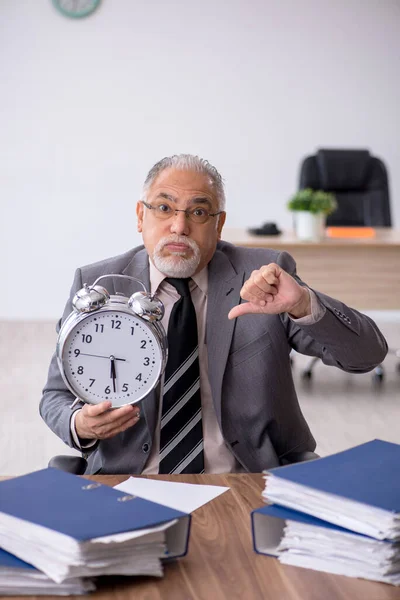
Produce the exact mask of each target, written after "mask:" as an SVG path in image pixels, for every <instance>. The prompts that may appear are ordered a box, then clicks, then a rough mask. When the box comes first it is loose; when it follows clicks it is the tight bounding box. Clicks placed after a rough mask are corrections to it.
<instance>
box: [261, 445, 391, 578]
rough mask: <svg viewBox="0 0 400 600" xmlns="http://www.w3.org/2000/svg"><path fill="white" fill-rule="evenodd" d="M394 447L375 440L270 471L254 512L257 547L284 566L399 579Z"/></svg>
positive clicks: (266, 475)
mask: <svg viewBox="0 0 400 600" xmlns="http://www.w3.org/2000/svg"><path fill="white" fill-rule="evenodd" d="M399 465H400V446H399V445H397V444H391V443H389V442H383V441H381V440H374V441H372V442H368V443H366V444H362V445H360V446H357V447H355V448H351V449H350V450H346V451H344V452H340V453H338V454H334V455H332V456H328V457H325V458H321V459H317V460H315V461H310V462H304V463H297V464H294V465H288V466H286V467H280V468H277V469H271V471H269V472H267V473H266V474H265V479H266V485H265V490H264V492H263V498H264V500H265V501H267V502H270V503H273V504H272V506H267V507H264V508H261V509H258V510H256V511H254V512H253V514H252V525H253V541H254V548H255V550H256V551H257V552H261V553H265V554H272V555H276V556H278V558H279V560H280V561H281V562H283V563H286V564H292V565H297V566H301V567H308V568H312V569H316V570H321V571H328V572H331V573H339V574H342V575H349V576H353V577H362V578H366V579H373V580H376V581H384V582H386V583H392V584H394V585H400V478H399V477H398V476H396V473H398V472H399Z"/></svg>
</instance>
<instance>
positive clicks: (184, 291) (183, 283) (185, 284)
mask: <svg viewBox="0 0 400 600" xmlns="http://www.w3.org/2000/svg"><path fill="white" fill-rule="evenodd" d="M165 281H167V282H168V283H169V284H171V285H172V286H173V287H174V288H175V289H176V291H177V292H178V294H179V295H180V296H190V290H189V281H190V277H187V278H185V279H178V278H177V277H167V278H166V279H165Z"/></svg>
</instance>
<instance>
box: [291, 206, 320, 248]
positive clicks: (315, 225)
mask: <svg viewBox="0 0 400 600" xmlns="http://www.w3.org/2000/svg"><path fill="white" fill-rule="evenodd" d="M293 214H294V228H295V232H296V236H297V237H298V238H299V240H305V241H306V240H308V241H314V242H315V241H318V240H320V239H322V238H323V237H324V235H325V220H326V218H325V215H324V214H314V213H311V212H308V211H307V210H296V211H294V213H293Z"/></svg>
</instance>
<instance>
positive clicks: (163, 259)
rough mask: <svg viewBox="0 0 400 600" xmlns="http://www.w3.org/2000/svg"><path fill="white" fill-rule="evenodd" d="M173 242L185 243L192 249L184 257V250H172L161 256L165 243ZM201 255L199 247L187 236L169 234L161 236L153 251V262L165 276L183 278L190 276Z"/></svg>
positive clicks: (194, 270)
mask: <svg viewBox="0 0 400 600" xmlns="http://www.w3.org/2000/svg"><path fill="white" fill-rule="evenodd" d="M171 242H175V243H178V244H186V246H189V247H190V248H191V250H192V255H191V256H190V257H189V258H185V256H184V254H185V253H184V252H172V253H171V254H170V255H169V256H163V255H162V250H163V248H164V246H165V245H166V244H170V243H171ZM200 260H201V255H200V248H199V247H198V245H197V244H196V242H194V241H193V240H191V239H190V238H188V237H185V236H181V235H170V236H168V237H165V238H162V239H161V240H160V241H159V242H158V244H157V245H156V247H155V248H154V252H153V262H154V265H155V266H156V267H157V269H158V270H159V271H160V272H161V273H163V274H164V275H166V276H167V277H178V278H182V279H183V278H185V277H191V276H192V275H193V274H194V273H195V272H196V269H197V267H198V266H199V264H200Z"/></svg>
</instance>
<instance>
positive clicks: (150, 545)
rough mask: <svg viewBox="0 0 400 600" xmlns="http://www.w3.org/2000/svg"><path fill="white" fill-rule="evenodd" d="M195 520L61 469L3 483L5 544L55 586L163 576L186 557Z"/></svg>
mask: <svg viewBox="0 0 400 600" xmlns="http://www.w3.org/2000/svg"><path fill="white" fill-rule="evenodd" d="M189 525H190V515H187V514H185V513H182V512H180V511H177V510H173V509H171V508H168V507H165V506H162V505H160V504H156V503H154V502H149V501H147V500H143V499H142V498H137V497H135V496H131V495H128V494H124V493H121V492H119V491H117V490H114V489H112V488H110V487H108V486H104V485H101V484H99V483H94V482H91V481H88V480H85V479H82V478H81V477H78V476H76V475H71V474H69V473H64V472H62V471H59V470H57V469H44V470H42V471H36V472H34V473H30V474H29V475H24V476H22V477H16V478H14V479H9V480H6V481H2V482H0V546H1V547H2V548H4V549H5V550H7V551H8V552H11V553H12V554H14V555H16V556H17V557H18V558H20V559H22V560H24V561H26V562H28V563H30V564H32V565H33V566H35V567H36V568H37V569H39V570H40V571H42V572H43V573H45V574H46V575H47V576H48V577H50V578H51V579H53V580H54V581H55V582H57V583H60V582H63V581H66V580H69V579H71V578H77V577H94V576H97V575H111V574H122V575H154V576H161V575H162V572H163V571H162V563H161V559H162V558H166V557H168V558H172V557H178V556H182V555H184V554H186V552H187V546H188V536H189Z"/></svg>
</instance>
